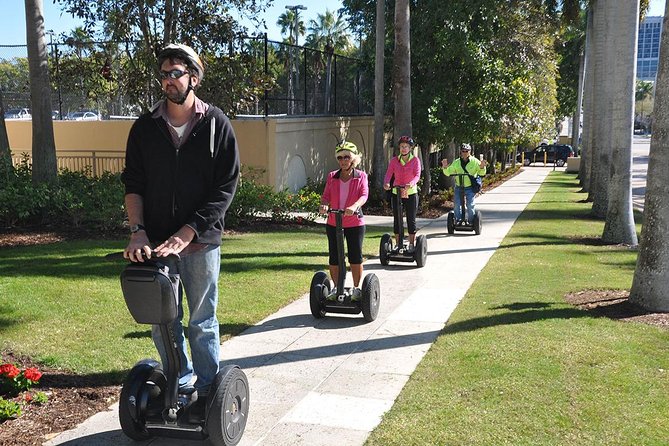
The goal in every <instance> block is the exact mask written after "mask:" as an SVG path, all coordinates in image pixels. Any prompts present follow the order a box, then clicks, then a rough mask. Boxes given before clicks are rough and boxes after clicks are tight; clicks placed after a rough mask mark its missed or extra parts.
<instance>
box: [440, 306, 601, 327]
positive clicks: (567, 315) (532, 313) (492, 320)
mask: <svg viewBox="0 0 669 446" xmlns="http://www.w3.org/2000/svg"><path fill="white" fill-rule="evenodd" d="M502 308H506V309H515V308H518V309H519V310H518V311H513V310H512V311H510V312H508V313H503V314H496V315H492V316H482V317H476V318H472V319H467V320H464V321H457V322H453V323H450V322H449V323H447V324H446V326H445V327H444V331H443V332H444V334H452V333H461V332H467V331H474V330H480V329H484V328H490V327H498V326H500V325H517V324H527V323H531V322H537V321H544V320H548V319H575V318H587V317H591V316H590V315H589V314H588V313H587V312H585V311H583V310H579V309H576V308H564V307H563V308H551V305H550V304H546V303H543V302H533V303H528V302H516V303H511V304H507V305H504V306H503V307H502Z"/></svg>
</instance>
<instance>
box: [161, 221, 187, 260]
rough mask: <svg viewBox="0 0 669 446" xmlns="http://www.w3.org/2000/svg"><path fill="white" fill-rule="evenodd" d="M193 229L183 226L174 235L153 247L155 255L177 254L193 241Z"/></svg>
mask: <svg viewBox="0 0 669 446" xmlns="http://www.w3.org/2000/svg"><path fill="white" fill-rule="evenodd" d="M194 237H195V231H194V230H193V229H191V228H190V227H189V226H183V227H182V228H181V229H179V230H178V231H177V232H175V233H174V235H173V236H172V237H170V238H168V239H167V240H165V241H164V242H162V243H161V244H160V245H158V246H157V247H156V249H154V253H155V254H156V257H167V256H168V255H170V254H179V253H180V252H181V251H183V250H184V249H185V248H186V246H188V245H189V244H190V242H191V241H193V238H194Z"/></svg>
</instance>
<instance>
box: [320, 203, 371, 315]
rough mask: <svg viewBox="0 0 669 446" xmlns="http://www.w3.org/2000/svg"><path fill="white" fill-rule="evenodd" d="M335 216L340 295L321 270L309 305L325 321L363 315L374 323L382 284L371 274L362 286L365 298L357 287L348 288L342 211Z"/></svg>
mask: <svg viewBox="0 0 669 446" xmlns="http://www.w3.org/2000/svg"><path fill="white" fill-rule="evenodd" d="M328 212H329V213H332V214H334V215H335V222H336V228H337V260H338V266H339V277H338V279H337V282H338V283H337V287H336V290H337V293H335V294H333V293H332V291H333V286H332V284H331V282H330V279H329V278H328V275H327V274H326V273H325V272H324V271H318V272H317V273H316V274H314V276H313V278H312V279H311V286H310V287H309V306H310V309H311V314H312V315H313V316H314V317H315V318H322V317H324V316H325V314H326V313H341V314H360V313H362V316H363V318H364V319H365V320H366V321H367V322H372V321H373V320H375V319H376V317H377V315H378V314H379V305H380V303H381V284H380V282H379V279H378V277H377V276H376V274H373V273H371V274H367V275H366V276H365V278H364V279H363V280H362V286H361V287H360V291H361V296H360V297H359V298H358V299H356V298H354V296H353V288H352V287H345V286H344V283H345V280H346V262H345V259H344V228H343V226H342V216H343V213H344V211H343V210H341V209H330V210H328Z"/></svg>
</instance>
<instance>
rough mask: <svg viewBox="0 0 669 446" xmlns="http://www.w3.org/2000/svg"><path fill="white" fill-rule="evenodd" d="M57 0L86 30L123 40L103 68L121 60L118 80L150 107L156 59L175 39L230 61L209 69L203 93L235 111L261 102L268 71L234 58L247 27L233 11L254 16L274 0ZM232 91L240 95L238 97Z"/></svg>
mask: <svg viewBox="0 0 669 446" xmlns="http://www.w3.org/2000/svg"><path fill="white" fill-rule="evenodd" d="M57 1H58V3H59V4H61V5H62V6H63V8H64V10H65V11H66V12H68V13H70V14H72V15H74V16H76V17H79V18H81V19H83V20H84V29H85V30H86V31H89V30H96V32H97V35H98V36H99V40H104V41H113V42H117V43H118V45H119V46H118V48H119V51H120V52H119V53H113V54H105V57H104V58H102V61H103V62H102V64H101V65H98V67H97V68H98V69H99V68H100V67H101V66H103V65H104V61H106V59H107V57H110V59H112V61H116V60H118V61H120V63H121V64H122V68H123V69H122V70H121V71H119V72H117V77H118V82H120V84H121V85H123V87H125V88H126V92H127V93H128V95H129V96H130V97H131V101H132V102H134V103H137V104H140V105H141V108H142V109H144V110H146V109H148V108H149V107H150V106H151V105H152V104H153V102H155V99H156V98H157V97H159V93H160V90H159V84H158V83H157V82H156V80H155V79H156V75H157V70H158V67H157V66H156V59H155V58H156V54H157V53H158V52H159V51H160V49H161V48H163V47H164V46H165V45H166V44H167V43H170V42H180V43H185V44H187V45H190V46H192V47H193V48H194V49H195V50H196V51H199V52H200V55H201V57H202V58H203V59H204V61H205V63H209V64H214V65H215V66H223V65H224V64H225V67H226V70H224V71H218V70H213V69H212V70H207V71H206V75H205V77H204V80H203V83H202V86H201V88H200V90H199V93H198V94H200V96H202V98H203V99H205V100H207V101H211V102H213V103H215V104H217V105H218V106H220V107H221V108H223V109H224V110H225V111H226V112H228V113H230V114H234V113H235V111H236V110H237V109H239V108H240V107H247V106H251V105H253V104H255V101H256V100H257V97H258V95H260V94H261V93H262V86H263V85H264V84H265V80H264V79H263V76H262V73H259V72H256V71H254V70H249V69H248V68H246V67H245V66H244V65H243V64H244V63H245V62H246V61H243V60H241V59H240V58H235V57H232V54H231V49H233V48H234V47H235V46H236V45H238V43H237V40H236V39H237V36H238V35H239V34H240V33H241V32H243V31H244V30H243V29H242V28H240V27H239V25H238V24H237V23H236V22H235V21H234V20H233V18H232V16H231V15H230V11H231V9H232V8H235V9H237V10H240V11H244V14H245V15H247V16H249V17H252V18H254V17H257V15H258V13H259V12H261V11H263V10H264V9H265V8H266V6H267V5H269V4H270V3H271V0H227V1H226V0H156V1H151V2H146V1H143V0H99V1H96V2H82V1H80V0H57ZM99 24H102V25H101V26H100V25H99ZM121 54H122V56H121ZM231 73H236V74H235V75H234V76H231ZM249 80H250V81H251V82H249ZM242 84H245V85H242ZM221 85H225V86H226V87H227V88H220V86H221ZM231 85H234V86H232V87H231ZM230 91H232V92H234V93H235V94H239V95H240V96H232V95H231V94H230Z"/></svg>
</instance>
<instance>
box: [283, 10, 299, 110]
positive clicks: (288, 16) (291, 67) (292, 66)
mask: <svg viewBox="0 0 669 446" xmlns="http://www.w3.org/2000/svg"><path fill="white" fill-rule="evenodd" d="M297 11H298V10H297V9H288V10H287V11H286V12H284V13H283V14H281V15H280V16H279V19H278V20H277V21H276V24H277V25H279V27H281V35H285V34H286V33H287V34H288V38H287V39H286V38H284V42H285V43H287V44H288V45H297V40H296V39H297V36H303V35H304V31H305V27H304V21H302V20H300V18H299V14H298V13H297ZM298 51H299V50H298V49H297V48H291V50H290V63H289V64H288V98H289V100H290V102H289V104H288V113H290V114H293V113H295V90H296V89H297V86H298V84H299V83H300V80H299V70H300V69H299V67H298V59H299V56H298V54H299V53H298ZM305 107H306V104H305Z"/></svg>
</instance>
